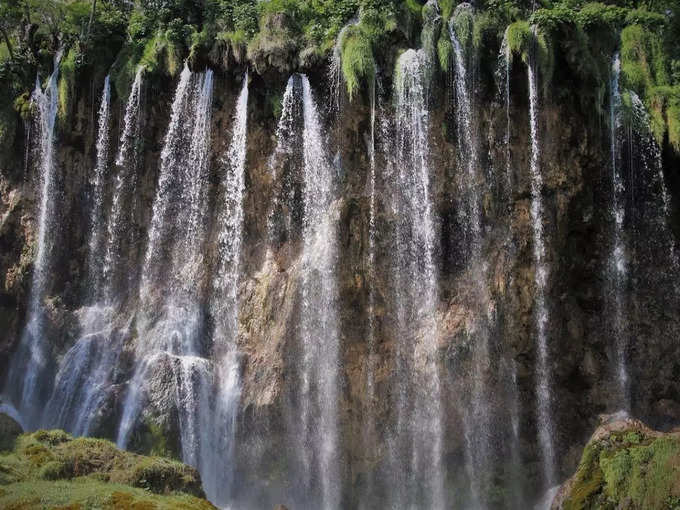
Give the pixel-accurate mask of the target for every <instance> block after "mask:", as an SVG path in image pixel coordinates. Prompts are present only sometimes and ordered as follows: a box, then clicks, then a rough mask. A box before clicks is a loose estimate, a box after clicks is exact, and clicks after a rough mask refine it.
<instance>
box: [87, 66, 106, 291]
mask: <svg viewBox="0 0 680 510" xmlns="http://www.w3.org/2000/svg"><path fill="white" fill-rule="evenodd" d="M110 103H111V85H110V80H109V75H106V78H105V79H104V90H103V91H102V99H101V103H100V106H99V121H98V130H97V162H96V164H95V167H94V176H93V182H92V195H93V197H92V211H91V213H90V214H91V216H90V222H91V223H90V240H89V243H88V257H87V267H88V274H89V282H91V285H92V288H93V292H94V294H95V295H94V296H93V297H94V299H95V301H96V300H99V299H101V296H100V295H98V294H99V292H100V291H101V286H102V282H101V279H102V273H101V264H100V260H101V258H102V255H103V254H102V242H103V238H104V234H105V232H104V231H103V230H104V229H102V228H101V227H102V226H103V225H104V224H105V222H104V200H105V196H106V177H107V175H106V173H107V170H108V168H109V131H110V122H111V121H110V113H111V105H110Z"/></svg>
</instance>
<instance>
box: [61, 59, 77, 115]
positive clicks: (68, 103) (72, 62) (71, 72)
mask: <svg viewBox="0 0 680 510" xmlns="http://www.w3.org/2000/svg"><path fill="white" fill-rule="evenodd" d="M76 57H77V52H76V50H75V49H74V48H71V49H70V50H69V51H68V53H67V54H66V56H65V57H64V58H62V60H61V64H60V65H59V84H58V100H59V101H58V102H59V108H58V111H57V115H58V117H59V120H60V121H61V122H62V123H65V122H67V121H68V119H69V117H70V115H71V109H72V107H73V104H72V103H73V98H74V95H75V80H76Z"/></svg>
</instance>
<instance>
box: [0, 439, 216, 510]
mask: <svg viewBox="0 0 680 510" xmlns="http://www.w3.org/2000/svg"><path fill="white" fill-rule="evenodd" d="M0 484H2V485H3V492H2V493H0V508H8V507H11V505H20V504H25V505H33V504H34V503H35V502H36V501H40V504H41V505H45V506H46V507H48V508H52V507H53V506H54V505H72V506H71V507H72V508H74V506H73V505H83V507H85V508H142V507H143V508H187V509H188V508H213V507H212V505H210V504H209V503H208V502H207V501H205V500H204V499H200V498H202V497H203V490H202V489H201V483H200V478H199V476H198V473H197V472H196V470H195V469H193V468H190V467H188V466H185V465H184V464H181V463H180V462H176V461H173V460H170V459H166V458H162V457H145V456H141V455H135V454H132V453H129V452H125V451H122V450H119V449H117V448H116V447H115V445H114V444H113V443H111V442H109V441H106V440H103V439H92V438H77V439H73V438H72V437H71V436H69V435H68V434H66V433H64V432H63V431H56V430H52V431H38V432H36V433H34V434H24V435H22V436H19V437H18V438H17V441H16V445H15V448H14V450H12V451H11V452H5V453H3V454H0ZM116 494H118V495H116ZM167 494H172V496H165V495H167ZM36 495H38V497H39V499H38V500H36V499H35V498H36ZM139 505H142V506H139ZM144 505H146V506H144Z"/></svg>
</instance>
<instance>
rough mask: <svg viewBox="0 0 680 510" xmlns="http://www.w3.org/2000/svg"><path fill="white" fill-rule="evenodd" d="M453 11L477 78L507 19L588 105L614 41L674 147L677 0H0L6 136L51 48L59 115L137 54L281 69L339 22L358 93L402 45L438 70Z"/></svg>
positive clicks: (0, 116) (600, 89)
mask: <svg viewBox="0 0 680 510" xmlns="http://www.w3.org/2000/svg"><path fill="white" fill-rule="evenodd" d="M353 18H356V19H357V22H356V23H355V24H353V25H352V26H351V27H348V28H347V30H344V31H342V28H343V27H345V26H347V24H348V22H349V21H350V20H351V19H353ZM449 22H451V23H452V24H453V25H454V27H455V30H456V33H457V36H458V38H459V40H460V41H461V44H462V45H463V47H464V48H465V50H466V51H471V50H474V51H475V54H476V58H477V62H478V63H479V64H480V66H479V71H480V73H479V76H480V78H481V79H482V80H486V81H487V82H491V81H492V80H493V69H491V68H492V67H493V66H494V64H495V59H494V56H495V55H497V54H498V50H499V47H500V44H501V41H502V39H503V36H504V34H506V29H507V40H508V44H509V47H510V49H511V52H512V54H513V55H514V56H516V57H519V60H521V61H523V62H525V63H526V62H528V61H529V58H534V57H535V59H536V63H537V65H538V67H539V70H540V78H541V83H542V85H543V89H544V91H545V92H549V93H550V94H551V95H553V96H554V97H555V98H556V99H558V100H564V101H575V102H580V103H581V104H582V106H583V108H584V109H586V108H587V109H590V110H592V108H593V107H595V108H596V109H600V110H602V109H603V108H604V107H605V103H606V92H607V86H608V77H609V66H610V62H611V56H612V54H613V53H614V51H616V50H620V53H621V59H622V66H623V80H622V81H623V83H622V85H623V87H624V88H630V89H632V90H634V91H635V92H636V93H637V94H638V95H639V96H640V97H641V98H642V100H643V101H644V103H645V105H646V107H647V109H648V110H649V112H650V118H651V119H652V122H653V132H654V134H655V136H656V138H657V140H658V141H659V142H660V143H669V144H670V145H672V146H673V147H675V148H676V149H677V150H680V118H679V117H678V113H679V112H680V102H679V101H678V96H679V93H678V90H679V89H678V87H680V45H679V44H677V41H678V40H680V3H679V2H677V1H674V0H654V1H645V2H642V1H641V0H608V1H607V2H606V3H605V2H587V1H582V0H555V1H551V0H545V1H543V2H540V3H539V8H538V9H536V10H535V11H533V12H532V11H531V6H530V3H528V2H523V1H520V0H481V1H479V2H476V3H475V6H474V8H469V7H467V8H462V7H458V2H454V1H453V0H440V1H439V3H438V6H437V4H435V3H434V2H433V3H430V4H427V3H425V0H262V1H258V0H204V1H203V2H194V1H190V0H139V1H136V2H127V1H123V0H56V1H55V0H7V1H5V2H2V3H0V85H1V86H3V89H4V90H7V91H8V93H7V94H6V95H5V96H6V97H7V100H5V101H4V102H1V103H2V104H0V110H1V111H0V145H1V146H2V147H3V148H8V147H10V146H11V145H12V144H13V143H14V132H15V128H16V124H17V122H16V121H17V119H16V117H17V115H16V111H17V110H18V111H20V112H21V114H22V115H26V114H27V113H30V112H29V110H28V109H27V108H26V107H24V106H23V104H24V103H25V101H24V100H23V99H20V100H19V101H18V103H21V104H19V105H18V107H17V108H15V105H17V104H18V103H16V102H15V99H17V98H19V97H22V98H23V97H25V94H26V93H27V92H29V91H30V90H31V89H32V88H33V82H34V80H35V76H36V74H38V75H39V76H41V77H42V78H43V79H44V78H45V77H46V76H48V75H49V74H50V73H51V71H52V65H53V64H52V62H53V56H54V55H55V54H56V53H57V51H58V50H59V49H61V50H62V51H63V53H64V58H63V60H62V71H61V80H60V83H59V105H60V108H59V117H60V121H61V123H62V125H63V124H64V123H65V122H68V120H69V115H70V114H71V110H72V109H73V107H74V105H75V104H76V103H77V101H78V97H77V96H78V95H79V94H84V91H83V90H80V88H79V87H77V86H75V84H76V83H89V82H94V83H95V84H97V83H101V81H102V79H103V77H104V75H105V74H106V73H110V74H111V76H112V79H113V83H114V89H115V91H116V93H117V95H118V96H121V97H124V96H125V95H126V94H127V93H128V91H129V86H130V83H131V81H132V79H133V77H134V74H135V72H136V69H137V67H138V66H139V65H142V66H144V68H145V72H146V73H147V77H146V78H147V80H151V81H153V80H156V83H166V82H167V80H168V78H171V77H174V76H176V75H177V73H178V72H179V70H181V68H182V63H183V62H184V61H187V62H188V64H189V66H191V67H192V68H202V67H205V66H211V67H213V68H215V69H228V68H230V67H232V66H233V65H241V66H243V65H249V66H251V67H253V68H254V69H255V71H256V72H258V73H260V74H266V73H269V72H271V71H274V72H276V73H279V74H288V73H290V72H294V71H296V70H300V69H302V70H304V69H306V68H310V67H313V66H317V65H319V64H322V63H323V61H324V59H327V58H329V57H330V55H331V52H332V51H333V48H334V47H335V45H336V40H337V38H338V37H340V34H341V33H342V34H343V35H342V40H341V41H339V48H340V50H341V51H340V53H341V58H342V63H341V69H342V73H343V77H344V81H345V84H346V87H347V92H348V94H349V96H350V98H354V97H356V93H357V91H359V90H361V89H362V87H365V88H368V87H367V86H368V85H369V84H370V83H371V82H372V81H373V79H374V75H375V73H376V72H381V70H382V71H384V70H388V69H392V68H393V66H394V60H395V58H396V57H397V55H398V54H399V52H400V51H402V50H404V49H406V48H409V47H418V46H423V47H425V48H426V50H427V51H428V52H430V53H431V54H433V55H434V54H436V55H437V57H438V58H437V60H438V61H439V70H435V71H436V72H440V71H443V72H447V71H448V70H449V66H450V63H451V59H452V48H451V42H450V40H449V34H448V29H447V25H448V23H449ZM555 73H556V74H555ZM553 75H555V76H553ZM553 77H554V80H553ZM551 84H555V85H556V86H551ZM485 85H488V84H485ZM492 89H493V87H487V90H492ZM575 91H577V92H578V93H577V94H575V93H574V92H575Z"/></svg>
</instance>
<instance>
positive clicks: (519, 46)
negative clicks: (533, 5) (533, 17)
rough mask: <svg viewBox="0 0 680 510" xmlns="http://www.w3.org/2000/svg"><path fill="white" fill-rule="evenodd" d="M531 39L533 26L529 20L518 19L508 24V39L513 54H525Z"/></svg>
mask: <svg viewBox="0 0 680 510" xmlns="http://www.w3.org/2000/svg"><path fill="white" fill-rule="evenodd" d="M531 39H532V34H531V27H530V26H529V22H528V21H516V22H514V23H513V24H511V25H509V26H508V28H507V31H506V40H507V43H508V48H509V50H510V54H511V55H514V54H517V55H520V56H523V55H525V54H526V51H527V49H528V48H529V43H530V41H531Z"/></svg>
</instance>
